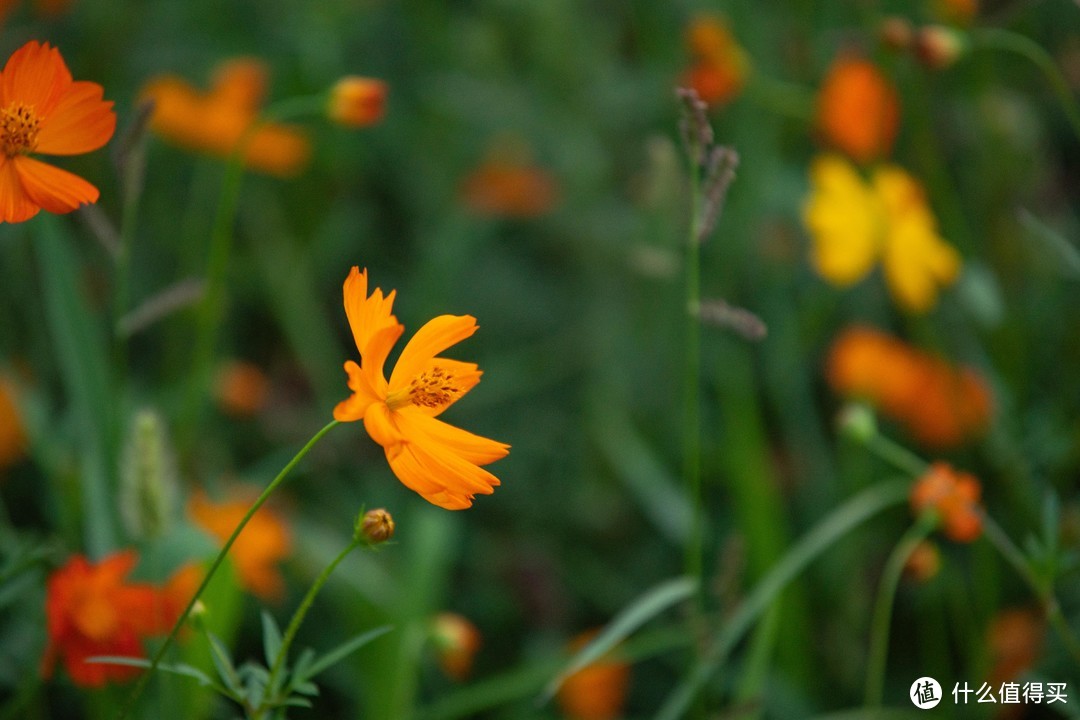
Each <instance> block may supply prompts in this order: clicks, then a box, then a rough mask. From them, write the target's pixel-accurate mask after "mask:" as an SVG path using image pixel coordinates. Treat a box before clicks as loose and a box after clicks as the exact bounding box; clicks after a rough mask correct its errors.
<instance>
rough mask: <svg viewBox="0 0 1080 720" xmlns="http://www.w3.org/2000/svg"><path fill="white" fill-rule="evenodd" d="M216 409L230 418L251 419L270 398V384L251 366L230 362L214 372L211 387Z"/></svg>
mask: <svg viewBox="0 0 1080 720" xmlns="http://www.w3.org/2000/svg"><path fill="white" fill-rule="evenodd" d="M214 390H215V393H214V394H215V395H216V397H217V401H218V405H220V407H221V409H222V410H224V411H225V412H226V413H228V414H229V415H232V416H234V417H253V416H255V415H258V414H259V413H260V412H261V411H262V409H263V408H264V407H266V400H267V397H269V394H270V380H269V379H268V378H267V377H266V373H264V372H263V371H262V369H261V368H260V367H259V366H258V365H255V364H254V363H250V362H244V361H243V360H233V361H231V362H229V363H226V364H225V365H224V366H222V367H221V369H220V370H218V376H217V383H216V385H215V387H214Z"/></svg>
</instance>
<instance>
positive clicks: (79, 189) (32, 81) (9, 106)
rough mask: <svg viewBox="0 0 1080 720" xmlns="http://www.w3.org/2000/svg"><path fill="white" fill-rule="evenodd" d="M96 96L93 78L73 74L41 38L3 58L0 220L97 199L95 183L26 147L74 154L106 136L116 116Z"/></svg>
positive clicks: (14, 219) (97, 87)
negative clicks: (39, 157)
mask: <svg viewBox="0 0 1080 720" xmlns="http://www.w3.org/2000/svg"><path fill="white" fill-rule="evenodd" d="M103 95H104V90H103V89H102V87H101V86H100V85H98V84H97V83H92V82H85V81H75V80H73V79H72V77H71V71H70V70H68V67H67V65H66V64H65V63H64V59H63V58H62V57H61V56H60V51H59V50H57V49H56V48H54V47H51V46H50V45H49V44H48V43H45V44H42V43H39V42H37V41H36V40H31V41H30V42H28V43H26V44H25V45H23V46H22V47H21V48H19V49H18V50H16V51H15V52H14V53H13V54H12V55H11V57H10V58H8V61H7V64H6V65H4V69H3V70H2V71H0V149H2V153H0V222H22V221H24V220H29V219H30V218H32V217H34V216H35V215H37V214H38V212H39V211H40V210H43V209H44V210H47V211H49V212H52V213H67V212H71V211H72V210H74V209H75V208H77V207H79V206H80V205H84V204H86V203H92V202H96V201H97V199H98V190H97V188H96V187H94V186H93V185H91V184H90V183H88V182H87V181H85V180H83V179H82V178H81V177H79V176H78V175H73V174H71V173H69V172H67V171H66V170H61V169H60V168H57V167H53V166H52V165H48V164H46V163H43V162H41V161H39V160H34V159H33V158H31V157H30V153H35V152H40V153H45V154H46V155H81V154H82V153H86V152H90V151H91V150H97V149H98V148H100V147H101V146H102V145H104V144H105V143H106V142H108V141H109V138H110V137H112V134H113V131H114V130H115V129H116V114H115V113H114V112H113V110H112V102H110V101H106V100H104V99H103Z"/></svg>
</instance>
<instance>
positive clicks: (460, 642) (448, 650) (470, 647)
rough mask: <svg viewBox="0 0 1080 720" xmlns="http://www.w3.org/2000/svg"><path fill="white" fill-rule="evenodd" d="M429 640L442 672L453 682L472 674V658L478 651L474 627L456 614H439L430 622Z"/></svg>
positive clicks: (478, 638) (478, 633)
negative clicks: (433, 645)
mask: <svg viewBox="0 0 1080 720" xmlns="http://www.w3.org/2000/svg"><path fill="white" fill-rule="evenodd" d="M431 639H432V641H433V642H434V644H435V651H436V653H437V655H438V660H439V666H440V667H441V668H442V670H443V672H444V673H446V675H447V676H448V677H450V678H452V679H454V680H458V681H461V680H465V679H466V678H467V677H468V676H469V673H471V672H472V663H473V656H474V655H476V651H477V650H479V649H480V643H481V638H480V631H479V630H477V629H476V626H475V625H473V624H472V623H471V622H470V621H469V619H468V618H466V617H464V616H462V615H458V614H457V613H452V612H444V613H439V614H438V615H436V616H435V619H434V620H432V622H431Z"/></svg>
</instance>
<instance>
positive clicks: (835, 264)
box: [803, 155, 884, 287]
mask: <svg viewBox="0 0 1080 720" xmlns="http://www.w3.org/2000/svg"><path fill="white" fill-rule="evenodd" d="M810 182H811V186H812V193H811V195H810V198H809V199H808V200H807V202H806V205H805V207H804V208H803V220H804V222H805V223H806V226H807V228H808V229H809V231H810V234H811V236H812V238H813V261H814V265H815V266H816V268H817V271H818V273H819V274H820V275H821V276H822V277H823V278H825V279H826V280H827V281H829V282H830V283H832V284H834V285H838V286H841V287H843V286H848V285H852V284H854V283H856V282H858V281H859V280H861V279H862V278H863V277H865V276H866V274H867V273H869V272H870V269H871V268H872V267H873V266H874V263H875V262H876V261H877V259H878V255H879V253H880V247H881V242H882V241H881V237H882V227H881V224H882V222H883V219H884V218H883V215H882V210H881V207H880V204H879V202H878V200H877V198H876V197H875V196H874V193H873V192H872V191H871V189H870V187H869V186H868V185H867V184H866V183H865V182H863V179H862V177H860V175H859V173H858V172H856V170H855V168H854V167H853V166H852V165H851V164H850V163H848V162H847V161H846V160H844V159H843V158H841V157H839V156H837V155H827V156H825V157H821V158H818V159H817V160H815V161H814V164H813V166H812V167H811V169H810Z"/></svg>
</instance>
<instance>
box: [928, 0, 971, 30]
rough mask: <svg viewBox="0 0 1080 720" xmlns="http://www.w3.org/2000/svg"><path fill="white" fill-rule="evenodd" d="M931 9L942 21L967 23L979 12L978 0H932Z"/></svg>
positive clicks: (959, 23) (958, 23)
mask: <svg viewBox="0 0 1080 720" xmlns="http://www.w3.org/2000/svg"><path fill="white" fill-rule="evenodd" d="M933 9H934V14H935V15H936V16H937V17H938V18H939V19H940V20H942V21H943V22H947V23H953V24H956V25H969V24H971V21H972V20H974V19H975V16H976V15H978V14H979V0H934V2H933Z"/></svg>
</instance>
